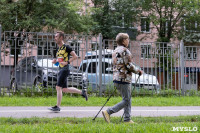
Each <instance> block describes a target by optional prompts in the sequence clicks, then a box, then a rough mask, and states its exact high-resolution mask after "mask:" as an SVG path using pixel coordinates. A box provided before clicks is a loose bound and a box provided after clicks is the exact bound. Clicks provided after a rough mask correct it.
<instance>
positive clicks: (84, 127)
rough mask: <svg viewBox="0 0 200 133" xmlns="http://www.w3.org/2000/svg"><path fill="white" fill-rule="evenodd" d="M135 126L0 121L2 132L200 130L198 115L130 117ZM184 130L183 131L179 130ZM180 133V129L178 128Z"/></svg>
mask: <svg viewBox="0 0 200 133" xmlns="http://www.w3.org/2000/svg"><path fill="white" fill-rule="evenodd" d="M132 120H133V121H135V122H136V124H125V123H120V122H119V121H120V117H112V118H111V123H110V124H107V123H106V122H105V121H104V120H103V118H98V119H96V120H95V121H93V120H92V118H36V117H34V118H20V119H16V118H0V132H1V133H11V132H12V133H13V132H14V133H47V132H48V133H55V132H56V133H79V132H83V133H98V132H99V133H170V132H174V131H172V130H173V127H175V128H177V127H181V128H182V127H184V128H185V127H186V128H187V129H190V130H194V129H195V130H196V129H197V132H198V131H199V128H200V116H179V117H153V118H152V117H133V118H132ZM182 130H186V129H182ZM179 131H181V129H180V128H179Z"/></svg>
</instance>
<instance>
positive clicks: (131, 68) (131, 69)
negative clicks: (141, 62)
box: [122, 49, 143, 75]
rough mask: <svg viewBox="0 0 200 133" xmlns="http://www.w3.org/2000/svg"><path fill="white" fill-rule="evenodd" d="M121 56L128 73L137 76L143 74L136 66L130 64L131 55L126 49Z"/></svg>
mask: <svg viewBox="0 0 200 133" xmlns="http://www.w3.org/2000/svg"><path fill="white" fill-rule="evenodd" d="M122 55H123V60H124V64H125V67H126V69H127V70H128V71H129V72H133V73H136V74H139V75H142V74H143V71H142V70H140V69H139V68H138V67H137V66H136V65H134V63H132V59H131V58H132V55H131V53H130V51H129V50H128V49H126V50H125V51H124V52H123V53H122Z"/></svg>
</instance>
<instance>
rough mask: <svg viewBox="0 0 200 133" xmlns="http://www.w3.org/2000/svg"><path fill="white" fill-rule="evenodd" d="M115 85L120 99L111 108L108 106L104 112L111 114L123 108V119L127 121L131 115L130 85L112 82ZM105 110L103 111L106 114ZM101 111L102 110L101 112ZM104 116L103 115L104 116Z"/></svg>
mask: <svg viewBox="0 0 200 133" xmlns="http://www.w3.org/2000/svg"><path fill="white" fill-rule="evenodd" d="M114 85H115V87H117V90H118V91H119V92H120V93H121V95H122V98H123V99H122V101H121V102H119V103H117V104H116V105H114V106H113V107H111V108H108V109H107V110H106V112H107V113H108V114H109V115H111V114H113V113H116V112H118V111H120V110H121V109H123V108H124V111H125V112H124V113H125V117H124V121H129V120H130V116H131V87H130V84H116V83H115V84H114ZM106 112H104V113H105V114H106ZM102 113H103V112H102ZM104 118H105V117H104Z"/></svg>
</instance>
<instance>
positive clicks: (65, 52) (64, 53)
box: [56, 44, 73, 68]
mask: <svg viewBox="0 0 200 133" xmlns="http://www.w3.org/2000/svg"><path fill="white" fill-rule="evenodd" d="M72 51H73V50H72V48H71V47H70V46H69V45H66V44H63V45H62V46H61V47H59V49H58V51H57V53H56V56H57V58H58V57H63V61H65V62H67V61H69V57H70V53H71V52H72ZM59 66H60V67H61V68H62V67H64V65H61V64H60V63H59Z"/></svg>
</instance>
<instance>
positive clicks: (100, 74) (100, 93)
mask: <svg viewBox="0 0 200 133" xmlns="http://www.w3.org/2000/svg"><path fill="white" fill-rule="evenodd" d="M98 64H99V96H102V35H101V33H100V34H99V63H98Z"/></svg>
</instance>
